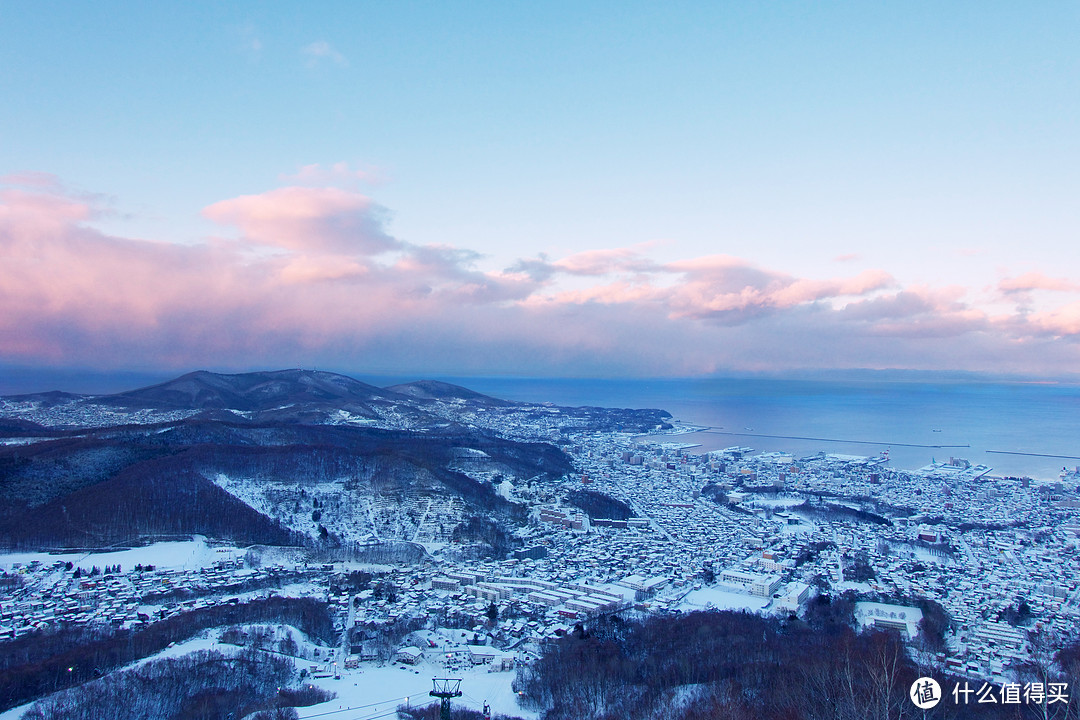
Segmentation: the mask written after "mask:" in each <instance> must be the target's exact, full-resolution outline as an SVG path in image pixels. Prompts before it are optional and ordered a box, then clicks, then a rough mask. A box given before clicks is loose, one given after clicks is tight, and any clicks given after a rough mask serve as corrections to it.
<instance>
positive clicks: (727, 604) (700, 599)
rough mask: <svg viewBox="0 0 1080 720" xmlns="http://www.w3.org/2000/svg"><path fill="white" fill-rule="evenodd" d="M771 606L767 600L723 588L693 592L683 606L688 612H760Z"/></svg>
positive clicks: (684, 599)
mask: <svg viewBox="0 0 1080 720" xmlns="http://www.w3.org/2000/svg"><path fill="white" fill-rule="evenodd" d="M768 604H769V600H768V599H767V598H762V597H756V596H754V595H743V594H742V593H737V592H733V591H727V590H723V589H721V588H715V587H710V588H702V589H701V590H693V591H691V592H690V593H688V594H687V595H686V597H684V598H683V600H682V603H681V604H680V605H681V606H685V607H686V609H688V610H701V609H705V608H709V609H714V608H715V609H716V610H749V611H751V612H758V611H760V610H761V609H762V608H764V607H765V606H766V605H768Z"/></svg>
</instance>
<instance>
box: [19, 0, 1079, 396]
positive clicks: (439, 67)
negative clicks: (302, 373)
mask: <svg viewBox="0 0 1080 720" xmlns="http://www.w3.org/2000/svg"><path fill="white" fill-rule="evenodd" d="M0 34H2V37H3V38H4V42H3V43H2V44H0V94H2V96H3V97H4V98H6V102H4V103H0V138H4V140H3V141H2V142H0V176H2V177H3V178H4V180H3V184H2V185H0V191H2V192H3V193H4V195H2V196H0V243H4V244H3V245H2V246H0V252H2V253H4V254H5V255H7V256H8V260H9V261H10V262H9V263H8V272H7V274H3V273H2V271H0V302H3V303H4V305H6V306H7V312H5V313H4V314H5V315H6V317H7V319H6V320H4V321H0V362H6V363H8V364H22V365H36V364H39V363H44V364H47V365H53V366H58V367H59V366H64V367H76V366H86V367H93V368H97V369H110V368H115V369H125V370H127V369H139V370H142V369H159V368H161V369H168V368H177V369H179V368H184V367H188V366H192V365H197V366H211V367H216V368H222V369H243V368H246V367H252V366H256V367H267V366H278V365H282V364H285V365H290V364H299V363H303V364H320V365H332V366H335V367H339V368H341V369H353V370H356V371H370V372H383V371H386V370H387V369H402V370H406V371H415V372H441V373H453V374H468V373H511V374H514V373H520V372H527V373H531V374H558V375H565V374H586V375H606V374H616V375H687V374H690V375H694V374H709V373H716V372H723V371H725V370H745V369H751V370H753V369H773V370H783V369H785V368H788V369H798V368H806V367H809V368H837V367H841V368H842V367H875V368H877V367H902V368H917V369H962V370H975V371H992V372H999V371H1000V372H1031V373H1034V374H1040V375H1059V374H1063V373H1067V372H1070V371H1071V370H1072V369H1073V368H1074V367H1075V366H1076V361H1077V359H1078V357H1077V338H1078V337H1080V297H1078V292H1080V253H1077V252H1076V251H1075V250H1073V248H1074V246H1075V244H1076V240H1077V235H1078V232H1077V229H1078V227H1080V224H1078V223H1080V203H1077V202H1076V198H1077V197H1080V147H1078V145H1080V132H1078V130H1080V128H1078V119H1080V113H1078V110H1080V107H1078V104H1080V72H1078V71H1080V52H1078V51H1077V50H1076V48H1077V47H1080V42H1078V40H1080V6H1077V5H1076V4H1075V3H1065V2H1060V3H1041V4H1038V5H1020V4H1015V3H1010V4H1005V3H987V2H980V3H949V4H936V3H903V4H900V3H893V4H884V3H882V4H870V3H830V4H827V5H825V4H820V3H726V4H713V3H665V4H659V3H657V4H639V3H499V4H493V3H451V2H446V3H351V2H350V3H313V4H303V5H301V4H295V5H285V4H265V3H229V4H213V3H195V4H184V5H180V6H175V7H171V6H167V5H164V4H136V3H93V4H90V3H85V4H80V3H57V4H54V5H45V6H42V5H35V4H29V3H16V2H5V3H0ZM245 198H247V200H244V199H245ZM211 208H215V209H211ZM297 213H299V215H298V214H297ZM301 216H302V218H301ZM271 226H273V227H271ZM282 227H288V228H290V230H289V232H285V231H284V230H282V229H281V228H282ZM350 238H352V240H355V241H356V244H355V246H352V245H350V242H352V240H350ZM380 238H381V239H380ZM436 256H437V261H436V260H435V259H433V258H436ZM200 263H203V264H204V265H203V270H204V271H203V272H201V273H200V272H199V271H198V270H197V269H196V268H197V267H198V266H199V265H200ZM66 265H72V266H73V267H68V268H67V269H64V270H62V271H60V272H59V273H58V275H59V277H61V278H67V281H66V283H65V285H66V286H67V287H68V290H66V291H65V290H63V289H57V288H56V282H55V280H56V278H57V273H55V272H49V271H47V270H46V268H52V269H53V270H55V269H56V268H58V267H61V266H66ZM181 270H182V271H181ZM174 271H175V272H174ZM166 276H167V277H166ZM118 277H119V278H123V280H121V281H116V280H115V279H116V278H118ZM155 279H156V280H158V281H159V282H155V281H154V280H155ZM102 285H111V287H108V288H107V289H105V290H103V291H100V292H99V291H97V290H95V288H98V287H101V286H102ZM71 288H79V289H80V293H81V294H79V295H76V294H75V292H74V290H73V289H71ZM421 296H422V297H421ZM199 298H202V299H203V300H204V302H202V303H200V302H198V299H199ZM353 301H355V302H357V303H362V304H365V305H371V306H374V308H375V309H372V310H369V311H365V313H361V314H360V315H361V317H352V316H347V315H346V314H344V313H343V310H342V308H343V306H344V307H347V306H348V305H349V304H350V303H351V302H353ZM376 310H377V312H376ZM387 316H393V317H394V318H395V321H396V322H395V323H393V324H390V323H387V322H386V317H387ZM193 324H194V325H198V326H200V327H202V328H203V330H202V331H201V333H194V332H193V331H192V329H191V327H192V325H193ZM642 338H652V339H654V340H655V342H648V343H647V346H646V347H642V346H641V340H642ZM433 343H434V344H436V345H437V346H438V347H439V348H440V350H439V352H435V353H433V352H432V351H431V344H433ZM811 345H813V346H814V347H810V346H811ZM792 347H795V348H797V349H796V350H793V349H792Z"/></svg>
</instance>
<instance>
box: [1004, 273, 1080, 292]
mask: <svg viewBox="0 0 1080 720" xmlns="http://www.w3.org/2000/svg"><path fill="white" fill-rule="evenodd" d="M998 289H999V290H1001V291H1002V292H1003V293H1006V294H1009V293H1025V292H1030V291H1032V290H1058V291H1063V292H1075V291H1077V290H1080V284H1078V283H1075V282H1072V281H1071V280H1067V279H1065V278H1052V277H1047V276H1046V275H1043V274H1042V273H1040V272H1027V273H1024V274H1023V275H1018V276H1016V277H1013V278H1005V279H1004V280H1002V281H1001V282H999V283H998Z"/></svg>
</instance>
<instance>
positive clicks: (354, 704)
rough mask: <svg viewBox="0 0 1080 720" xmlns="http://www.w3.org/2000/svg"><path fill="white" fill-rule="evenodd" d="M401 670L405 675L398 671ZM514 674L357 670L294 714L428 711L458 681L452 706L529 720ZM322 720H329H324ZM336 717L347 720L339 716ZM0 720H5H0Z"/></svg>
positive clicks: (320, 682)
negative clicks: (439, 688) (325, 697)
mask: <svg viewBox="0 0 1080 720" xmlns="http://www.w3.org/2000/svg"><path fill="white" fill-rule="evenodd" d="M402 667H404V668H405V669H402ZM514 676H515V672H514V671H512V670H510V671H504V672H490V673H489V672H488V671H487V668H486V666H484V665H477V666H476V667H473V668H470V669H467V670H446V669H445V668H444V667H443V666H442V664H441V663H438V662H429V661H421V662H419V663H417V664H416V665H406V666H402V665H385V666H382V667H380V666H377V665H371V664H365V665H361V667H360V668H358V669H356V670H342V671H341V679H340V680H335V679H333V678H316V679H309V680H308V681H307V682H309V683H311V684H313V685H316V686H317V687H321V688H325V689H327V690H330V691H332V692H335V693H337V695H338V696H337V697H336V698H334V699H333V700H330V701H329V702H325V703H321V704H319V705H312V706H311V707H307V708H298V710H299V712H300V717H301V718H309V717H316V716H323V715H324V714H325V713H328V712H334V711H337V710H342V711H344V710H349V709H352V710H362V711H363V713H364V715H362V716H361V717H363V716H366V715H368V714H370V715H377V714H380V713H381V712H382V711H390V710H393V709H394V708H396V707H397V706H398V705H404V704H406V698H408V703H409V704H411V705H428V704H430V703H432V702H438V701H437V700H436V699H435V698H433V697H431V696H430V695H428V693H429V692H430V691H431V688H432V685H431V679H432V678H444V677H451V678H461V693H462V695H461V697H459V698H455V699H454V700H452V703H453V704H455V705H459V706H465V707H470V708H473V709H476V710H481V709H483V706H484V702H485V701H487V703H488V704H490V705H491V709H492V711H493V713H494V714H502V715H518V716H520V717H523V718H535V717H537V714H536V713H535V712H533V711H530V710H526V709H524V708H521V707H519V706H518V704H517V695H516V694H515V693H514V691H513V689H512V688H511V683H512V682H513V680H514ZM328 717H331V718H332V717H333V716H332V715H331V716H328ZM341 717H353V715H349V714H347V713H344V712H343V713H342V714H341ZM0 720H7V719H6V718H2V717H0Z"/></svg>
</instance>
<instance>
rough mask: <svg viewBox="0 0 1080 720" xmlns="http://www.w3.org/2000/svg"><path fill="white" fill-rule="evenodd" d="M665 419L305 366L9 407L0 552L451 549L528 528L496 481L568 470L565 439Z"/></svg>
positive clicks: (2, 449) (194, 377) (188, 378)
mask: <svg viewBox="0 0 1080 720" xmlns="http://www.w3.org/2000/svg"><path fill="white" fill-rule="evenodd" d="M667 417H668V416H667V414H666V413H663V412H662V411H659V410H613V411H606V410H603V409H599V408H553V407H550V406H540V405H533V404H521V403H512V402H508V401H504V400H499V399H497V398H491V397H488V396H485V395H481V394H479V393H475V392H473V391H471V390H468V389H466V388H460V387H457V386H453V385H448V384H445V383H435V382H431V381H421V382H417V383H410V384H405V385H397V386H394V387H392V388H377V387H375V386H372V385H368V384H366V383H362V382H359V381H357V380H353V379H352V378H347V377H344V376H341V375H335V374H332V373H324V372H313V371H300V370H286V371H277V372H265V373H247V374H242V375H222V374H216V373H209V372H195V373H189V374H187V375H184V376H182V377H179V378H177V379H176V380H173V381H170V382H167V383H161V384H158V385H154V386H151V387H147V388H142V389H138V390H132V391H129V392H123V393H117V394H114V395H105V396H81V395H71V394H65V393H59V392H50V393H43V394H38V395H23V396H13V397H6V398H0V443H2V444H0V545H4V546H9V547H20V548H34V547H53V546H64V547H101V546H106V545H111V544H114V543H118V542H131V541H132V540H133V539H134V538H137V537H142V536H147V535H157V534H177V533H200V534H205V535H209V536H212V537H218V538H223V539H231V540H235V541H238V542H245V543H266V544H312V545H318V546H320V547H346V546H355V545H357V544H365V543H367V544H370V543H372V542H386V541H406V542H412V541H429V542H443V541H446V540H447V539H449V538H453V537H455V535H454V530H455V528H457V527H458V526H459V525H461V524H462V523H466V522H468V521H469V519H470V518H474V517H485V518H488V519H490V520H492V521H494V522H496V523H504V524H513V523H514V522H516V521H517V520H518V519H520V518H521V517H522V516H523V514H524V513H523V510H522V508H520V507H518V506H516V505H514V504H513V503H512V502H510V501H508V500H507V499H506V497H504V496H505V495H506V493H505V487H504V488H503V492H502V493H500V492H499V487H500V485H501V484H504V483H510V485H511V486H519V485H522V484H525V483H544V482H548V481H551V480H553V479H558V478H560V477H562V476H563V475H565V474H566V473H569V472H572V471H573V469H574V468H573V466H572V463H571V460H570V458H569V457H568V456H567V455H566V454H565V453H564V452H563V451H562V450H561V449H560V448H559V444H560V442H564V441H565V438H567V437H568V435H569V433H572V432H576V431H578V430H580V429H582V428H584V427H591V428H594V429H614V428H617V429H625V430H629V431H642V430H648V429H651V428H653V427H655V426H656V425H658V424H662V423H663V422H664V421H665V419H666V418H667ZM541 437H542V438H543V440H544V441H543V442H541V441H540V440H539V438H541ZM459 535H460V533H459Z"/></svg>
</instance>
